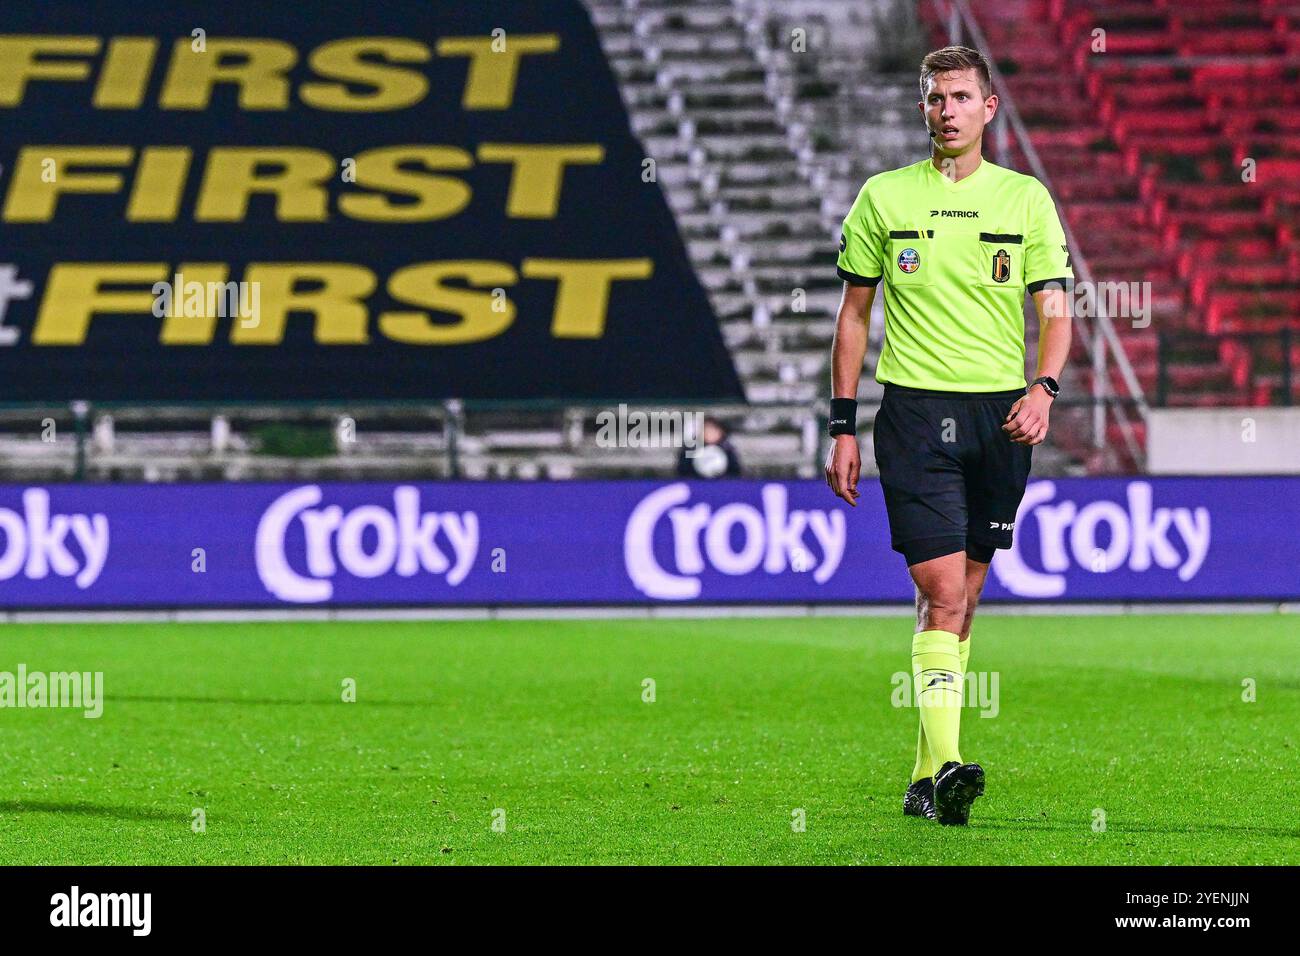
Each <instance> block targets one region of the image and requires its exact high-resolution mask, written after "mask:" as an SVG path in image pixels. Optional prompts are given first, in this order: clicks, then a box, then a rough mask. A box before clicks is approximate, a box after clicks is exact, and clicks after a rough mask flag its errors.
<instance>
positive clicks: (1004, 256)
mask: <svg viewBox="0 0 1300 956" xmlns="http://www.w3.org/2000/svg"><path fill="white" fill-rule="evenodd" d="M1010 278H1011V256H1010V254H1009V253H1008V252H1007V250H1005V249H999V250H998V251H997V252H995V253H994V254H993V281H994V282H1006V281H1007V280H1008V279H1010Z"/></svg>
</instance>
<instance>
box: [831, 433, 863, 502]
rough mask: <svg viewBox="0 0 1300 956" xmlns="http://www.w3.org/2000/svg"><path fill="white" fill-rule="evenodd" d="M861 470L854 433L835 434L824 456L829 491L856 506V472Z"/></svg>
mask: <svg viewBox="0 0 1300 956" xmlns="http://www.w3.org/2000/svg"><path fill="white" fill-rule="evenodd" d="M861 471H862V452H861V451H860V450H859V449H858V437H857V436H856V435H836V436H835V437H834V439H832V441H831V450H830V454H828V455H827V456H826V484H828V485H830V486H831V491H833V492H835V494H836V495H838V496H839V497H841V498H843V499H844V500H845V501H847V502H848V503H849V504H851V505H853V507H855V508H856V507H857V506H858V474H859V473H860V472H861Z"/></svg>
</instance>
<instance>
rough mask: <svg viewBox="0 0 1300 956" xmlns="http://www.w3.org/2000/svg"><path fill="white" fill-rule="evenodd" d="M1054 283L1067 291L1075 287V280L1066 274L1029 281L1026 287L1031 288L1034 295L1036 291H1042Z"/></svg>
mask: <svg viewBox="0 0 1300 956" xmlns="http://www.w3.org/2000/svg"><path fill="white" fill-rule="evenodd" d="M1053 284H1055V285H1059V286H1060V287H1061V288H1062V289H1064V290H1065V291H1066V292H1070V291H1072V290H1073V289H1074V280H1073V279H1068V278H1066V277H1065V276H1061V278H1059V279H1039V280H1038V281H1037V282H1031V283H1029V285H1028V286H1027V287H1026V288H1028V289H1029V294H1030V295H1033V294H1034V293H1035V292H1042V291H1043V290H1044V289H1045V288H1047V287H1048V286H1049V285H1053Z"/></svg>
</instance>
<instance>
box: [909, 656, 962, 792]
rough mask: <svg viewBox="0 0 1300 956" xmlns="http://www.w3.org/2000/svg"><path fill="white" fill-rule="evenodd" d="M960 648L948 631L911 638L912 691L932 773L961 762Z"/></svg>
mask: <svg viewBox="0 0 1300 956" xmlns="http://www.w3.org/2000/svg"><path fill="white" fill-rule="evenodd" d="M959 645H960V642H959V641H958V640H957V635H956V634H953V633H952V632H951V631H921V632H920V633H919V634H916V635H914V636H913V637H912V680H913V689H914V691H915V698H916V703H917V706H918V707H919V708H920V710H921V730H922V733H923V734H924V735H925V742H926V744H927V746H928V748H929V751H930V760H931V764H932V766H933V769H934V770H935V771H937V770H938V769H939V768H940V767H942V766H943V765H944V764H946V763H948V762H949V761H950V760H956V761H959V762H960V760H961V755H960V753H959V752H958V750H957V737H958V734H959V732H960V727H961V724H960V721H961V701H962V677H963V674H962V669H961V652H960V650H959ZM916 779H919V778H916Z"/></svg>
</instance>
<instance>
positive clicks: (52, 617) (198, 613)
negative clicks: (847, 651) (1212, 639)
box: [0, 601, 1300, 624]
mask: <svg viewBox="0 0 1300 956" xmlns="http://www.w3.org/2000/svg"><path fill="white" fill-rule="evenodd" d="M915 613H916V611H915V609H914V608H913V606H912V605H911V604H901V603H900V604H861V605H853V604H776V605H771V604H698V605H661V604H656V605H629V606H618V605H589V606H583V605H577V606H575V605H567V606H556V607H488V606H466V607H393V608H383V607H379V608H321V607H313V608H300V607H285V608H243V609H239V608H205V609H187V610H152V611H133V610H104V609H95V610H82V611H69V610H58V611H4V612H0V623H6V624H101V623H112V624H153V623H215V622H234V623H252V622H259V621H293V622H303V621H325V622H329V621H488V620H499V621H508V620H514V621H522V620H566V621H568V620H578V621H580V620H593V621H598V620H612V619H642V620H651V619H653V620H682V619H690V618H700V619H704V618H794V617H855V618H861V617H911V616H913V615H914V614H915ZM1274 613H1277V614H1300V603H1297V602H1263V601H1254V602H1242V603H1235V602H1234V603H1222V604H1213V603H1204V602H1198V603H1194V604H1193V603H1188V604H1151V603H1136V602H1135V603H1106V604H1095V603H1089V604H981V605H980V610H979V614H980V616H981V617H989V616H998V617H1018V616H1052V617H1084V616H1109V615H1129V614H1137V615H1145V616H1151V615H1160V614H1274Z"/></svg>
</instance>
